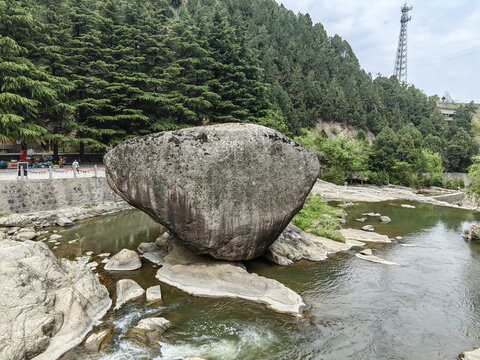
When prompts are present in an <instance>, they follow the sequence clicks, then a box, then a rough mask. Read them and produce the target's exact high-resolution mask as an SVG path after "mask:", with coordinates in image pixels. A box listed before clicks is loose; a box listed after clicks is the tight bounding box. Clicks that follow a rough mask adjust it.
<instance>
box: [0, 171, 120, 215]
mask: <svg viewBox="0 0 480 360" xmlns="http://www.w3.org/2000/svg"><path fill="white" fill-rule="evenodd" d="M117 200H120V197H119V196H118V195H117V194H115V193H114V192H113V191H112V190H111V189H110V187H109V186H108V184H107V180H106V179H105V178H83V179H82V178H77V179H52V180H48V179H45V180H5V181H0V213H3V214H10V213H25V212H33V211H43V210H56V209H60V208H64V207H70V206H82V205H88V204H91V205H95V204H100V203H102V202H105V201H117Z"/></svg>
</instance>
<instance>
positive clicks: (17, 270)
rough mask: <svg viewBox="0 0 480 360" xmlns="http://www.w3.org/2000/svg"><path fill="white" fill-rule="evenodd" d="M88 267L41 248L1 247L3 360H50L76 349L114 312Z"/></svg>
mask: <svg viewBox="0 0 480 360" xmlns="http://www.w3.org/2000/svg"><path fill="white" fill-rule="evenodd" d="M111 303H112V302H111V300H110V297H109V294H108V291H107V289H106V288H105V287H104V286H103V285H101V284H100V282H99V280H98V279H97V277H96V276H95V275H93V274H92V272H91V271H90V270H89V269H87V268H86V267H85V266H84V265H80V264H78V263H77V262H72V261H68V260H65V259H63V260H62V261H58V260H57V259H56V258H55V256H54V255H53V253H52V252H51V251H50V250H49V249H48V247H47V245H45V244H44V243H42V242H33V241H29V240H27V241H25V242H18V241H13V240H4V241H1V242H0V309H1V312H0V317H1V321H0V359H9V360H17V359H18V360H20V359H31V358H35V359H36V360H50V359H56V358H58V357H60V356H61V355H62V354H63V353H65V352H66V351H67V350H69V349H71V348H73V347H75V346H76V345H78V344H79V343H80V342H81V341H82V340H83V338H84V336H85V335H86V334H87V333H88V332H89V331H90V330H91V329H92V326H93V324H94V323H95V322H96V321H97V320H98V319H100V318H101V317H102V316H103V315H104V314H105V313H106V312H107V310H108V309H109V308H110V306H111Z"/></svg>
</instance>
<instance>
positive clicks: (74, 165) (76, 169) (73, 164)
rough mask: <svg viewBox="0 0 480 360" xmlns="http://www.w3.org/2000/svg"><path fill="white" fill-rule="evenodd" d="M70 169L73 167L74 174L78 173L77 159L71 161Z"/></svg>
mask: <svg viewBox="0 0 480 360" xmlns="http://www.w3.org/2000/svg"><path fill="white" fill-rule="evenodd" d="M72 167H73V171H74V172H75V173H78V168H79V167H80V166H79V165H78V161H77V159H75V160H74V161H73V163H72Z"/></svg>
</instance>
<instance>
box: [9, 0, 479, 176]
mask: <svg viewBox="0 0 480 360" xmlns="http://www.w3.org/2000/svg"><path fill="white" fill-rule="evenodd" d="M0 84H1V93H0V139H3V140H7V139H17V138H21V139H22V140H23V141H24V142H29V141H42V142H44V143H49V144H51V145H54V147H55V148H57V146H58V144H62V145H65V144H77V146H80V147H81V149H84V148H85V147H87V148H90V149H92V150H98V149H102V148H105V147H106V146H109V145H115V144H118V143H119V142H121V141H123V140H124V139H126V138H128V137H132V136H138V135H141V134H146V133H149V132H155V131H160V130H166V129H176V128H181V127H185V126H195V125H201V124H212V123H225V122H251V123H258V124H262V125H266V126H269V127H272V128H275V129H277V130H280V131H282V132H284V133H286V134H288V135H290V136H295V135H301V134H302V133H304V130H303V129H306V128H309V127H312V126H314V125H315V123H316V122H317V121H318V120H319V119H321V120H324V121H335V122H340V123H346V124H350V125H354V126H356V127H358V128H361V129H364V130H367V129H368V130H370V131H372V132H373V133H375V134H382V136H381V137H380V139H382V137H383V138H387V140H388V141H387V142H389V141H391V139H389V138H388V137H391V136H392V133H393V134H394V135H395V136H396V137H397V140H396V141H397V142H398V145H399V144H405V142H408V145H404V146H405V147H406V148H408V147H409V146H410V142H412V143H413V144H414V147H415V148H416V149H417V150H418V151H420V149H429V151H431V152H433V153H435V152H440V153H441V154H442V156H443V160H444V161H443V163H444V165H445V166H447V167H450V168H451V169H452V170H460V169H465V168H466V166H468V165H469V161H470V160H469V159H470V157H471V155H473V154H474V153H476V147H475V144H474V142H473V138H472V136H471V133H470V129H469V127H470V126H471V125H470V124H471V115H470V113H471V111H470V110H468V109H465V111H463V112H462V111H460V113H459V116H458V119H457V120H456V121H454V122H452V123H451V124H450V125H446V123H445V121H444V119H443V117H442V115H441V114H440V113H439V112H438V110H436V107H435V102H434V100H433V99H429V98H428V97H427V96H426V95H425V94H423V93H422V92H421V91H420V90H418V89H416V88H415V87H413V86H407V85H405V84H400V83H399V82H398V81H397V80H396V78H394V77H390V78H386V77H376V78H375V79H372V76H371V75H370V74H366V73H365V72H364V71H363V70H362V69H361V67H360V65H359V63H358V60H357V59H356V57H355V54H354V53H353V51H352V49H351V47H350V46H349V44H348V43H347V42H346V41H344V40H342V38H341V37H340V36H338V35H335V36H333V37H329V36H328V35H327V33H326V31H325V29H324V28H323V26H322V25H321V24H313V23H312V20H311V19H310V17H309V16H308V15H301V14H299V15H296V14H294V13H293V12H291V11H289V10H287V9H285V8H284V7H283V5H278V4H277V3H276V2H274V1H273V0H222V1H216V0H189V1H188V2H187V1H183V2H181V0H171V1H167V0H63V1H62V0H57V1H53V0H3V1H0ZM407 135H408V136H407ZM405 136H407V137H411V138H412V139H410V138H408V139H405V138H404V137H405ZM394 143H395V141H394ZM374 145H375V144H374ZM379 146H380V145H378V146H377V147H379ZM389 146H390V147H392V146H395V145H389ZM465 149H467V150H465ZM394 151H395V152H396V151H397V149H396V148H395V149H394ZM368 156H369V158H371V159H372V162H371V165H369V166H370V167H371V168H372V169H373V170H374V171H378V169H379V167H380V166H384V165H385V164H383V163H382V161H385V160H384V159H383V156H381V155H378V154H374V155H373V156H372V155H371V154H369V155H368ZM407 157H408V156H407ZM459 157H461V159H460V158H459ZM463 158H465V159H463ZM462 159H463V160H462ZM387 165H388V164H387ZM385 166H386V165H385ZM392 166H393V165H392ZM387 171H389V170H387Z"/></svg>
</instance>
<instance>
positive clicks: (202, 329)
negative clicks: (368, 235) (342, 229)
mask: <svg viewBox="0 0 480 360" xmlns="http://www.w3.org/2000/svg"><path fill="white" fill-rule="evenodd" d="M405 203H408V204H412V205H414V206H416V208H415V209H410V208H403V207H401V206H400V205H401V204H405ZM346 212H347V214H348V215H347V218H346V219H347V224H346V227H355V228H361V227H362V226H364V225H365V224H371V225H374V227H375V230H376V232H379V233H381V234H386V235H388V236H390V237H395V236H402V237H403V239H402V240H401V242H393V243H392V244H381V245H380V244H378V245H375V246H369V247H370V248H371V249H373V252H374V254H375V255H377V256H379V257H381V258H383V259H387V260H390V261H394V262H396V263H399V264H400V265H401V266H388V265H383V264H375V263H370V262H367V261H364V260H362V259H359V258H357V257H355V256H353V255H354V254H355V253H356V250H350V251H348V252H344V253H338V254H336V255H333V256H331V257H330V258H329V259H328V260H326V261H322V262H317V263H314V262H308V261H301V262H299V263H296V264H294V265H292V266H290V267H281V266H276V265H273V264H272V263H270V262H268V261H267V260H263V259H257V260H253V261H249V262H247V263H246V266H247V269H248V270H249V271H253V272H256V273H258V274H259V275H263V276H266V277H270V278H275V279H277V280H279V281H281V282H282V283H284V284H285V285H286V286H288V287H290V288H292V289H293V290H295V291H297V292H298V293H299V294H300V295H302V296H303V297H304V299H305V301H306V303H307V304H308V305H309V308H308V309H307V310H306V311H305V312H304V316H303V318H301V319H297V318H294V317H291V316H288V315H281V314H277V313H275V312H273V311H271V310H268V309H266V308H265V307H264V306H262V305H260V304H253V303H249V302H246V301H240V300H231V299H207V298H199V297H193V296H189V295H186V294H185V293H183V292H181V291H179V290H176V289H175V288H172V287H170V286H167V285H164V284H161V286H162V293H163V300H164V301H163V303H162V304H161V305H160V306H158V305H157V306H147V305H145V303H143V302H141V301H139V302H133V303H131V304H129V305H127V306H125V307H124V308H122V309H121V310H120V311H118V312H117V313H114V312H113V311H111V312H109V313H108V314H107V315H106V316H105V321H104V322H103V324H101V325H100V326H99V327H98V328H102V327H105V326H113V327H114V328H115V339H114V343H113V345H112V347H111V348H110V349H109V351H108V352H107V353H106V354H102V355H92V354H88V353H86V352H84V351H83V350H82V347H81V346H80V347H78V348H77V349H74V350H72V351H70V352H69V353H67V354H66V355H64V356H63V357H62V359H89V358H90V359H116V360H117V359H118V360H120V359H158V360H160V359H182V358H184V357H187V356H199V357H203V358H205V359H455V358H456V357H457V356H458V354H460V353H461V352H463V351H466V350H470V349H473V348H474V347H478V346H479V345H480V311H479V309H480V277H479V276H478V274H479V273H480V245H479V244H474V243H468V242H466V241H464V240H463V238H462V236H461V234H462V232H463V230H464V229H465V228H466V227H467V226H468V225H469V224H471V223H477V222H479V220H480V215H479V214H478V213H474V212H471V211H466V210H461V209H455V208H447V207H441V206H435V205H430V204H420V203H413V202H412V203H409V202H405V201H397V200H395V201H385V202H378V203H359V204H358V205H356V206H353V207H350V208H347V209H346ZM366 212H379V213H381V214H382V215H387V216H389V217H390V218H391V219H392V222H391V223H389V224H380V223H379V220H378V218H373V217H369V218H368V220H367V221H366V222H364V223H360V222H357V221H356V220H355V219H356V218H359V217H361V214H362V213H366ZM163 231H164V229H163V227H161V226H160V225H158V224H156V223H154V222H153V221H152V220H150V218H149V217H148V216H147V215H145V214H143V213H141V212H140V211H138V210H131V211H126V212H123V213H121V214H118V215H114V216H108V217H103V218H97V219H91V220H88V221H85V222H83V223H79V224H77V225H75V226H74V227H72V228H70V229H68V230H61V232H60V234H61V235H62V236H63V238H62V239H61V240H60V242H61V244H60V245H59V246H58V248H57V249H54V252H55V254H56V255H57V256H59V257H69V258H72V257H74V256H75V255H78V254H80V253H85V252H86V251H90V250H91V251H94V252H95V254H99V253H101V252H111V253H112V254H113V253H116V252H117V251H119V250H121V249H122V248H129V249H136V248H137V246H138V244H139V243H141V242H144V241H154V240H155V238H156V237H157V236H158V235H159V234H161V233H162V232H163ZM76 237H85V241H83V243H82V246H81V248H80V246H79V245H78V244H68V241H69V240H71V239H74V238H76ZM402 244H411V245H415V247H406V246H402ZM49 245H50V247H51V248H53V244H49ZM94 259H96V258H95V257H94ZM99 268H100V271H99V273H100V276H101V279H102V281H103V282H104V283H105V284H106V285H107V287H108V288H109V290H110V291H111V293H112V295H114V294H113V291H114V283H115V281H116V280H118V279H120V278H132V279H134V280H135V281H137V282H138V283H139V284H140V285H141V286H142V287H144V288H146V287H148V286H152V285H155V284H158V281H157V280H155V279H154V275H155V272H156V270H157V269H158V268H157V267H156V266H155V265H152V264H149V263H147V262H144V265H143V267H142V268H141V269H139V270H136V271H132V272H127V273H123V274H121V275H120V274H109V273H106V272H103V271H102V270H101V267H99ZM154 314H161V316H163V317H165V318H167V319H168V320H170V321H172V322H173V324H174V327H173V328H172V329H170V330H169V331H168V332H167V333H166V334H165V338H164V339H163V341H162V342H161V343H160V344H159V346H158V347H155V348H153V347H150V348H146V347H139V346H137V345H133V344H131V343H129V342H128V341H126V340H125V339H124V338H123V335H124V333H125V332H126V330H127V329H128V328H129V327H131V326H134V325H135V324H136V322H137V321H138V320H139V319H141V318H143V317H148V316H152V315H154Z"/></svg>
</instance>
